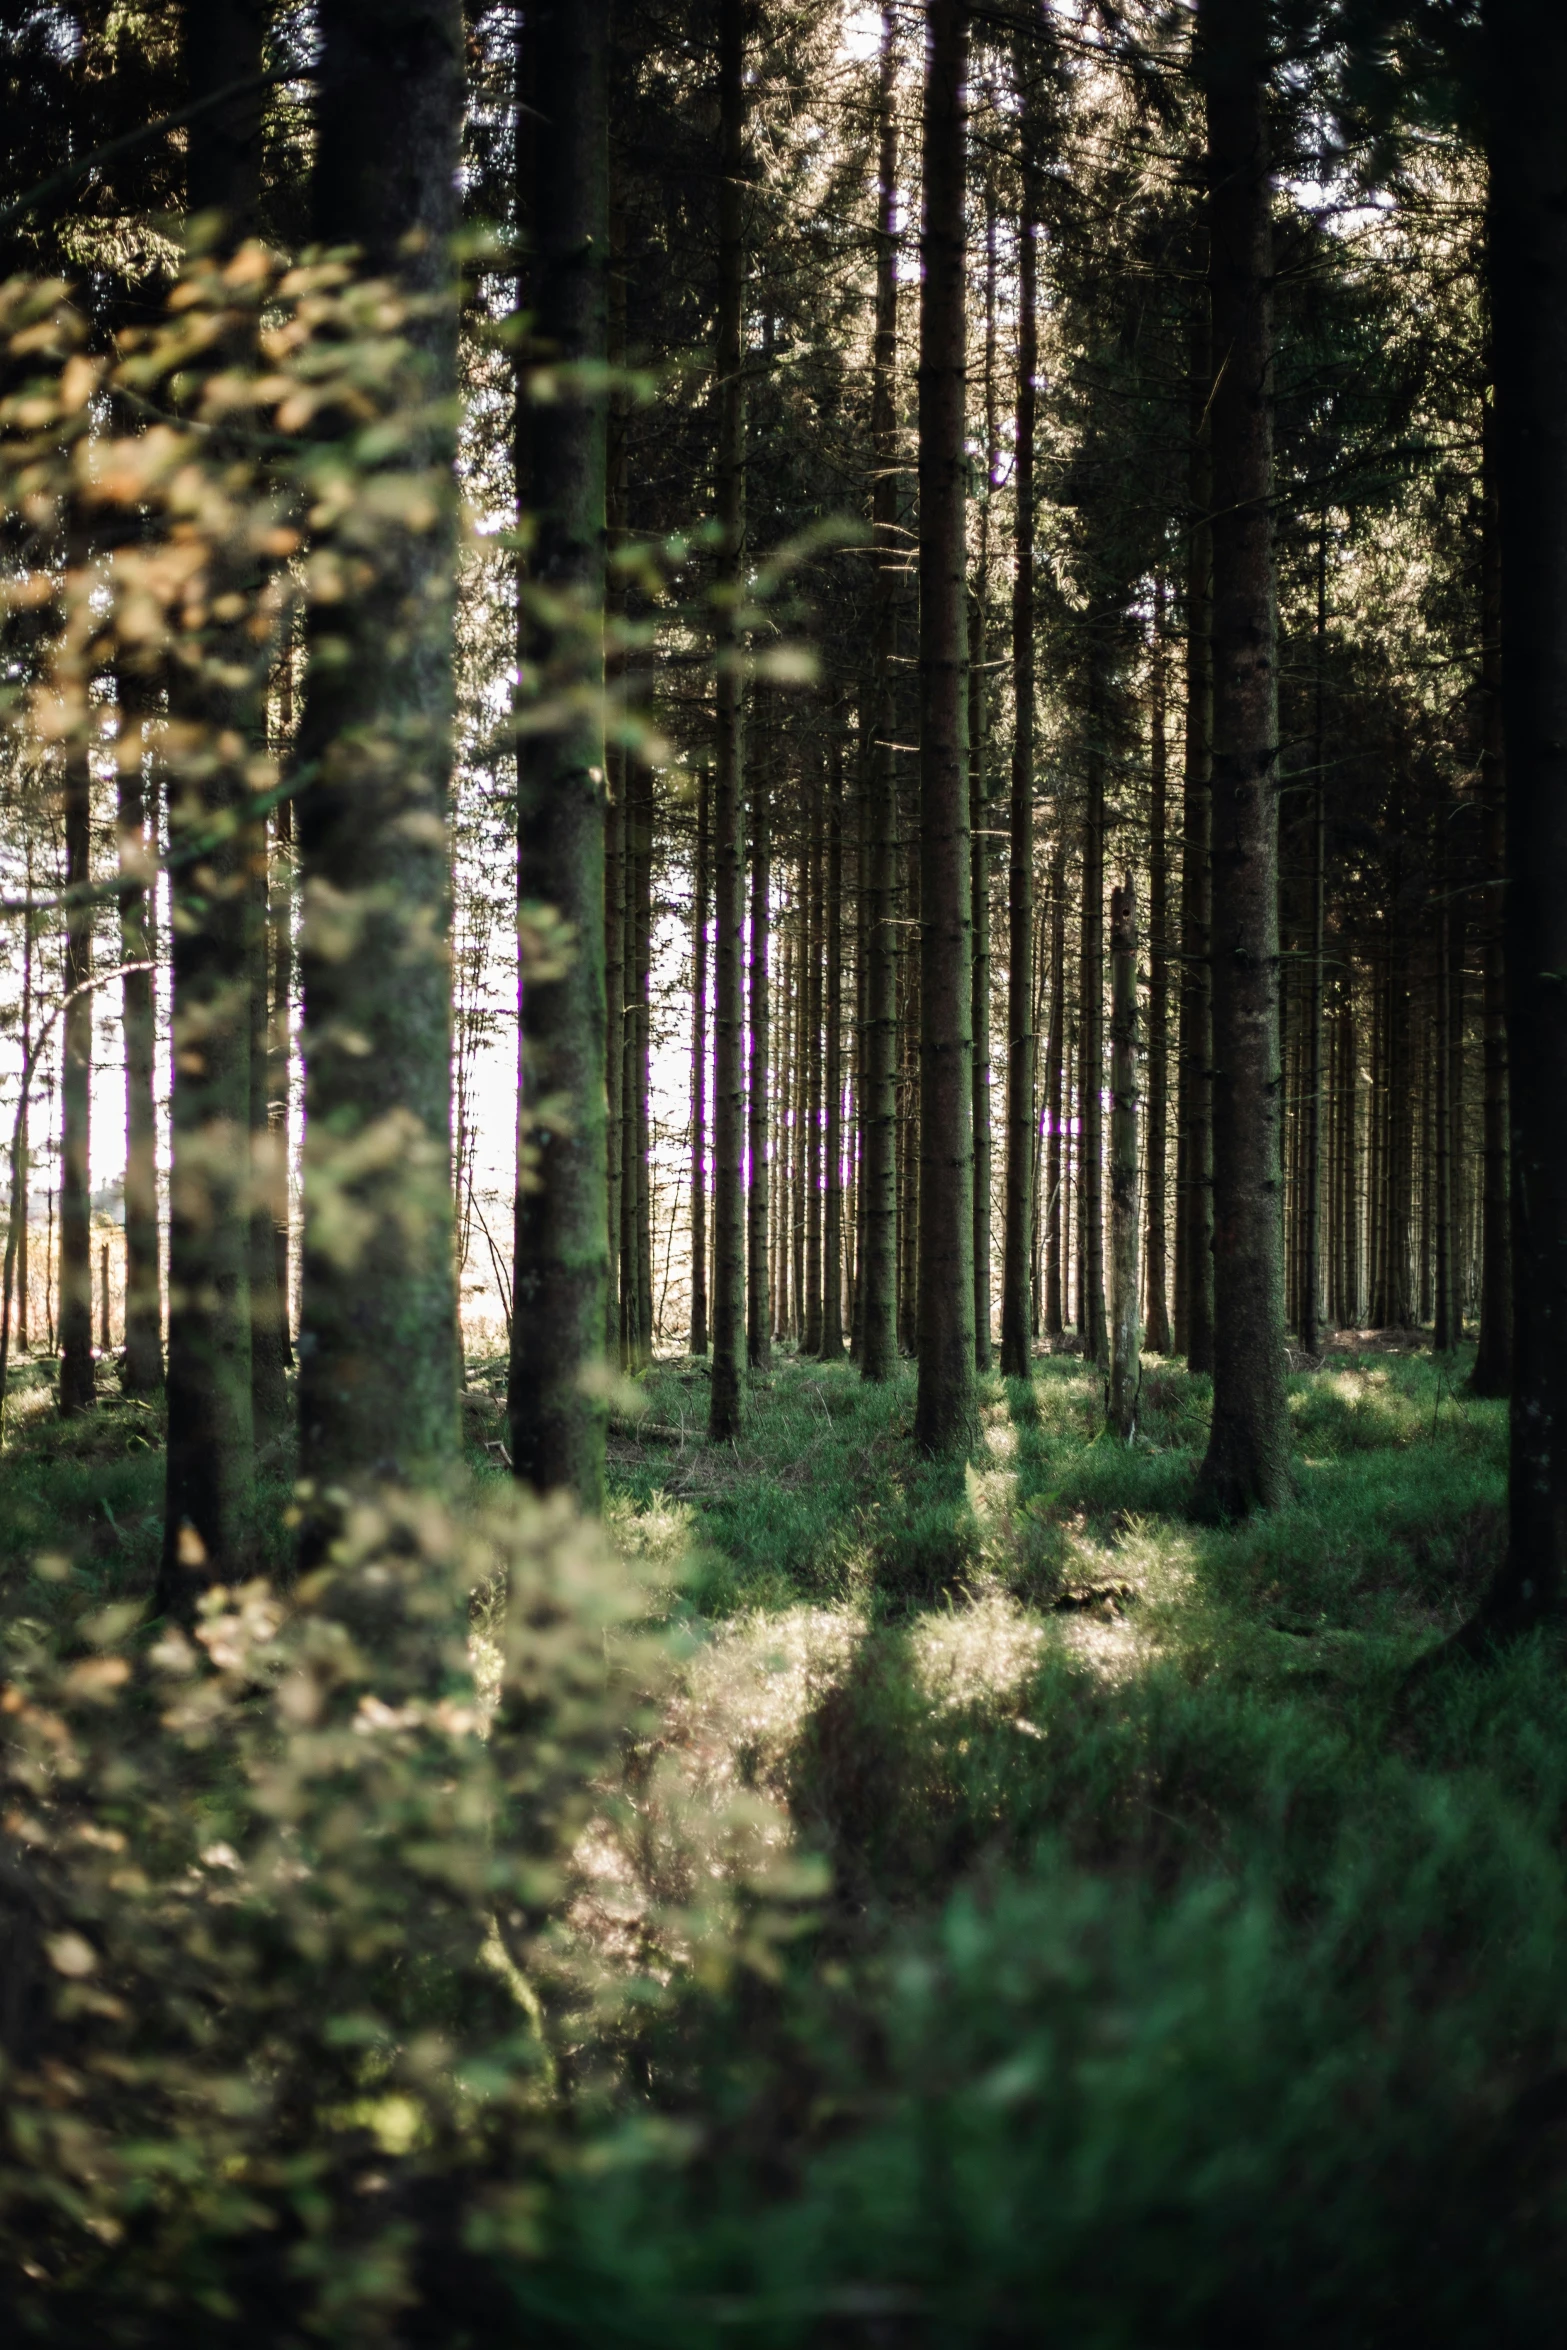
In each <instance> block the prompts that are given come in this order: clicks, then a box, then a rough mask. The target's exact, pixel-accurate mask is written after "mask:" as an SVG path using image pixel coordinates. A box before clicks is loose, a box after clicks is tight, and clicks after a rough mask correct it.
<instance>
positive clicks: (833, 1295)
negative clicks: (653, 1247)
mask: <svg viewBox="0 0 1567 2350" xmlns="http://www.w3.org/2000/svg"><path fill="white" fill-rule="evenodd" d="M835 743H841V737H836V738H835ZM823 947H824V953H825V961H826V968H827V980H826V989H825V995H826V1002H825V1004H824V1006H823V1021H824V1025H825V1027H826V1031H827V1039H826V1117H825V1120H824V1126H823V1138H822V1139H823V1156H824V1159H825V1162H826V1165H825V1172H824V1182H823V1196H822V1347H821V1351H822V1359H823V1361H824V1362H829V1363H836V1362H841V1361H842V1359H843V756H842V751H841V749H840V748H835V750H834V753H833V786H832V804H831V806H830V808H829V809H828V812H827V904H826V917H825V933H824V938H823Z"/></svg>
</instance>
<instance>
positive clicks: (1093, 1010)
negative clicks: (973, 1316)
mask: <svg viewBox="0 0 1567 2350" xmlns="http://www.w3.org/2000/svg"><path fill="white" fill-rule="evenodd" d="M1103 664H1104V654H1103V650H1102V648H1101V647H1100V645H1099V644H1098V643H1097V642H1095V644H1094V646H1093V647H1092V649H1091V651H1090V653H1089V672H1088V761H1087V781H1088V791H1087V797H1086V799H1085V801H1084V805H1083V913H1082V935H1081V940H1080V948H1081V952H1080V955H1079V976H1078V1055H1079V1062H1080V1075H1079V1079H1078V1105H1079V1106H1078V1186H1077V1191H1078V1203H1079V1206H1078V1217H1079V1223H1080V1226H1081V1232H1082V1242H1081V1247H1080V1250H1079V1256H1080V1260H1081V1265H1082V1276H1081V1284H1080V1290H1079V1309H1078V1326H1079V1328H1080V1329H1081V1331H1082V1334H1083V1350H1084V1352H1085V1354H1086V1355H1087V1356H1088V1358H1089V1360H1090V1361H1091V1362H1095V1363H1097V1364H1098V1365H1099V1367H1100V1369H1101V1370H1106V1369H1108V1367H1109V1360H1110V1356H1109V1340H1108V1334H1107V1332H1106V1329H1105V1275H1104V1078H1105V1071H1104V1053H1105V1037H1104V926H1105V759H1106V744H1105V726H1106V710H1105V687H1104V667H1103Z"/></svg>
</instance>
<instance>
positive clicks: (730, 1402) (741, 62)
mask: <svg viewBox="0 0 1567 2350" xmlns="http://www.w3.org/2000/svg"><path fill="white" fill-rule="evenodd" d="M718 100H719V134H718V136H719V154H718V170H719V186H718V350H717V366H718V450H717V466H716V474H717V508H718V527H719V532H720V534H721V544H720V549H719V560H718V591H719V595H720V599H721V611H720V621H719V636H720V642H719V662H718V686H717V724H716V730H715V734H714V760H715V772H714V789H713V848H714V862H715V866H716V875H715V879H716V887H715V891H714V898H715V910H716V913H717V942H716V952H715V966H716V969H715V978H716V982H717V984H716V988H715V995H716V999H717V1000H716V1003H715V1006H714V1037H715V1053H714V1076H713V1095H714V1099H713V1145H714V1147H713V1160H714V1166H713V1183H714V1197H713V1226H714V1243H715V1254H714V1264H713V1385H712V1409H711V1413H710V1415H709V1423H708V1432H709V1435H710V1436H711V1438H712V1441H713V1442H714V1443H715V1444H727V1443H729V1442H730V1441H731V1439H732V1438H734V1437H736V1436H738V1435H739V1433H740V1416H741V1359H742V1355H743V1352H744V1347H745V1213H744V1210H745V1201H744V1169H743V1165H742V1157H743V1152H744V1147H745V1069H744V1060H743V1053H744V1040H743V1036H742V1028H743V1022H744V1012H743V1007H742V1003H741V937H740V932H741V925H742V919H743V912H742V900H743V896H744V858H743V855H742V849H741V838H740V832H741V821H740V812H741V806H742V802H743V798H744V793H743V787H742V783H741V749H742V742H741V727H742V712H741V691H742V688H741V676H740V647H739V641H738V631H737V629H736V626H735V618H736V607H737V604H738V599H739V594H740V582H741V564H742V557H743V552H744V531H745V384H744V379H743V375H742V368H743V365H744V341H743V336H744V323H745V244H744V220H743V214H742V190H741V175H742V173H743V171H744V169H745V147H744V141H745V29H744V6H743V0H719V7H718Z"/></svg>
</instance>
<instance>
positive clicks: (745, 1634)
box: [666, 1606, 866, 1788]
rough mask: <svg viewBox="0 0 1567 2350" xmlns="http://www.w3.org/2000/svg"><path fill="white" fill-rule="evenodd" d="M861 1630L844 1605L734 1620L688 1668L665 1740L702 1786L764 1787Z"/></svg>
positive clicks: (862, 1622) (853, 1611) (860, 1618)
mask: <svg viewBox="0 0 1567 2350" xmlns="http://www.w3.org/2000/svg"><path fill="white" fill-rule="evenodd" d="M865 1629H866V1619H865V1617H864V1615H863V1614H862V1613H861V1612H860V1610H859V1609H858V1608H854V1607H847V1606H841V1607H794V1608H788V1609H785V1610H784V1611H783V1612H782V1613H781V1614H777V1615H773V1614H764V1613H762V1612H761V1611H760V1610H757V1611H756V1612H754V1613H752V1614H749V1615H745V1616H740V1617H737V1618H735V1619H733V1620H732V1621H731V1622H729V1623H726V1624H724V1625H722V1626H720V1628H719V1629H718V1631H717V1632H716V1633H715V1634H714V1636H713V1638H712V1639H711V1640H709V1641H707V1642H706V1643H705V1644H704V1646H703V1647H701V1648H699V1649H698V1650H697V1651H696V1653H695V1654H694V1655H693V1656H692V1658H691V1659H690V1662H689V1663H688V1664H687V1666H686V1668H685V1671H684V1673H683V1674H682V1676H681V1688H680V1692H679V1694H678V1696H677V1697H676V1699H675V1701H674V1703H673V1705H672V1706H671V1708H670V1713H669V1718H668V1722H667V1724H666V1736H667V1737H668V1739H669V1740H670V1742H671V1743H672V1744H674V1745H677V1746H679V1747H680V1748H681V1749H682V1751H683V1752H684V1753H685V1755H686V1757H687V1758H688V1762H689V1764H690V1766H691V1768H692V1770H693V1772H694V1775H695V1776H696V1778H697V1779H698V1780H699V1781H701V1782H702V1783H703V1784H705V1785H708V1786H710V1787H714V1788H717V1787H724V1786H732V1785H735V1784H743V1783H745V1782H746V1781H761V1782H764V1783H765V1782H766V1781H767V1780H769V1779H770V1778H772V1777H773V1776H774V1774H775V1773H776V1772H777V1771H778V1770H779V1769H780V1768H781V1766H782V1764H783V1763H784V1761H785V1759H786V1757H787V1755H788V1753H789V1749H790V1748H791V1746H792V1745H793V1744H794V1741H795V1739H796V1738H797V1737H798V1735H799V1732H800V1729H801V1726H802V1724H803V1723H804V1721H805V1718H806V1716H807V1714H808V1713H810V1711H811V1710H812V1708H813V1707H814V1706H815V1705H816V1704H817V1703H818V1702H819V1701H820V1699H821V1698H822V1696H823V1695H824V1694H825V1692H826V1691H827V1690H829V1689H830V1688H832V1687H833V1686H834V1685H835V1683H837V1682H838V1681H840V1680H841V1679H842V1677H843V1675H844V1673H845V1672H846V1671H847V1670H848V1667H849V1664H850V1661H851V1659H852V1657H853V1655H854V1651H855V1649H856V1647H857V1646H858V1644H859V1642H860V1641H861V1640H862V1639H863V1637H864V1634H865Z"/></svg>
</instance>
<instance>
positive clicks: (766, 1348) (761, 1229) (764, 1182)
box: [746, 759, 773, 1371]
mask: <svg viewBox="0 0 1567 2350" xmlns="http://www.w3.org/2000/svg"><path fill="white" fill-rule="evenodd" d="M768 825H769V810H768V790H767V777H766V774H765V773H764V771H763V766H762V762H761V760H760V759H758V760H757V761H756V763H755V766H754V768H753V771H752V778H751V1104H750V1154H751V1191H750V1198H749V1200H748V1202H747V1208H746V1247H747V1264H746V1353H747V1357H748V1360H749V1362H750V1366H751V1369H752V1370H753V1371H765V1370H767V1369H768V1368H769V1366H770V1365H771V1362H772V1355H773V1332H772V1318H771V1315H770V1313H769V1310H768V1307H769V1299H768V1277H767V1276H768V1249H767V1242H768V1225H767V1219H768V1196H767V1194H768V1163H767V1162H768V1132H767V1121H768V1116H769V1110H770V1105H769V1102H768V1098H767V1056H768V1053H769V1051H770V1050H771V1041H772V1040H771V1036H770V1033H769V1020H768V1009H769V1007H768V969H767V964H768V955H769V952H770V949H771V940H770V937H769V927H768V926H769V919H770V904H771V898H772V886H773V883H772V853H771V848H770V844H769V839H768Z"/></svg>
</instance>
